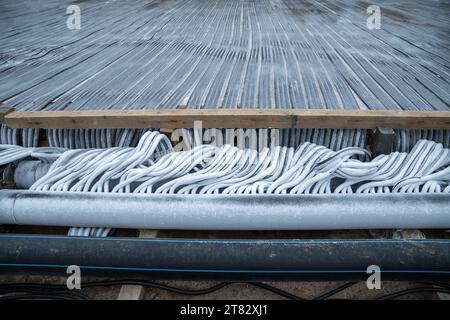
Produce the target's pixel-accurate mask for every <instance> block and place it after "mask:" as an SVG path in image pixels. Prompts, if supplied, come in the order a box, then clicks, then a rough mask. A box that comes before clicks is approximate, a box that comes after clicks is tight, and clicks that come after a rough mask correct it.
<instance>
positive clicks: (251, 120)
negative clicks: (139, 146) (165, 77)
mask: <svg viewBox="0 0 450 320" xmlns="http://www.w3.org/2000/svg"><path fill="white" fill-rule="evenodd" d="M5 120H6V124H7V125H8V126H9V127H10V128H44V129H52V128H53V129H56V128H61V129H62V128H70V129H79V128H170V129H174V128H192V127H194V121H202V127H203V128H348V129H353V128H355V129H373V128H376V127H385V128H393V129H400V128H402V129H404V128H409V129H424V128H430V129H450V111H391V110H336V109H332V110H328V109H306V110H303V109H293V110H285V109H171V110H154V109H150V110H99V111H37V112H12V113H9V114H7V115H6V116H5Z"/></svg>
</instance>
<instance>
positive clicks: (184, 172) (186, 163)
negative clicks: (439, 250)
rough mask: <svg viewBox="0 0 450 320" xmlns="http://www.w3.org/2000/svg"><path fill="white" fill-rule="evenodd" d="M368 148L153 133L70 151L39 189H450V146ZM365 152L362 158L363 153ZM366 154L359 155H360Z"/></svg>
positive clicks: (423, 142)
mask: <svg viewBox="0 0 450 320" xmlns="http://www.w3.org/2000/svg"><path fill="white" fill-rule="evenodd" d="M367 154H368V152H367V151H366V150H365V149H362V148H356V147H349V148H344V149H341V150H339V151H333V150H330V149H328V148H326V147H324V146H319V145H316V144H312V143H309V142H305V143H302V144H301V145H300V146H299V147H298V148H296V149H294V148H289V147H273V148H264V149H262V150H261V151H259V152H258V151H256V150H253V149H238V148H236V147H232V146H230V145H223V146H220V147H218V146H213V145H199V146H196V147H194V148H192V149H190V150H186V151H179V152H174V151H173V149H172V147H171V145H170V141H169V140H168V138H167V137H166V136H165V135H163V134H160V133H158V132H147V133H145V134H144V135H143V136H142V138H141V140H140V141H139V144H138V146H137V147H136V148H110V149H86V150H84V149H80V150H70V151H66V152H65V153H63V154H62V155H61V156H60V157H59V158H58V159H57V160H56V161H55V162H54V163H53V164H52V166H51V167H50V169H49V171H48V173H47V174H46V175H45V176H43V177H42V178H41V179H39V180H38V181H36V182H35V183H34V184H33V186H32V187H31V190H35V191H64V192H110V193H147V194H151V193H156V194H161V193H167V194H329V193H343V194H344V193H397V192H400V193H405V192H406V193H410V192H450V187H449V181H450V167H449V164H450V150H449V149H446V148H444V147H443V146H442V145H441V144H439V143H435V142H432V141H427V140H420V141H418V142H417V144H416V145H415V146H414V148H413V149H412V150H411V152H409V153H405V152H394V153H391V154H389V155H380V156H378V157H376V158H375V159H373V160H371V161H361V160H358V159H359V158H362V157H361V156H364V155H367ZM358 156H359V157H358ZM357 158H358V159H357Z"/></svg>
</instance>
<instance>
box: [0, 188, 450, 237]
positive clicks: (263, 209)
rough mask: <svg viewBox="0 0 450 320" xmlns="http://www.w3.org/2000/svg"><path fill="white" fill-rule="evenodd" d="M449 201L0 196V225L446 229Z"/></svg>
mask: <svg viewBox="0 0 450 320" xmlns="http://www.w3.org/2000/svg"><path fill="white" fill-rule="evenodd" d="M449 209H450V194H346V195H339V194H332V195H169V194H162V195H159V194H147V195H141V194H110V193H97V192H95V193H82V192H32V191H28V190H1V191H0V224H19V225H50V226H78V227H107V228H131V229H189V230H333V229H394V228H402V229H403V228H404V229H414V228H427V229H432V228H436V229H443V228H446V229H448V228H450V210H449Z"/></svg>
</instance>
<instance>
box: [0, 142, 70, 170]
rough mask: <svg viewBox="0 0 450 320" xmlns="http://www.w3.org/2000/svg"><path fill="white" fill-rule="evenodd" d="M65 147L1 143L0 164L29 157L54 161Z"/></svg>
mask: <svg viewBox="0 0 450 320" xmlns="http://www.w3.org/2000/svg"><path fill="white" fill-rule="evenodd" d="M64 151H65V149H61V148H45V147H44V148H25V147H19V146H16V145H10V144H0V165H5V164H8V163H11V162H15V161H19V160H22V159H25V158H28V157H33V158H37V159H41V160H42V161H46V162H48V161H54V160H55V159H57V158H58V157H59V156H60V155H61V154H62V153H63V152H64Z"/></svg>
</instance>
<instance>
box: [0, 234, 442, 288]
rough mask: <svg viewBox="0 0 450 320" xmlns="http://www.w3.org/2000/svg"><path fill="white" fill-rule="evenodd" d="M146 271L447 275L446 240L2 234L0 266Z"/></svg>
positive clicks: (177, 274) (175, 274)
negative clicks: (375, 270)
mask: <svg viewBox="0 0 450 320" xmlns="http://www.w3.org/2000/svg"><path fill="white" fill-rule="evenodd" d="M69 265H78V266H80V267H81V270H82V274H95V275H97V276H98V275H104V276H109V275H112V274H115V275H116V274H117V273H121V274H123V273H125V274H126V276H127V277H135V276H139V277H144V278H183V279H189V278H197V279H198V278H205V279H206V278H208V279H209V278H215V279H219V278H220V279H230V280H242V279H247V280H256V279H311V280H313V279H351V280H357V279H359V280H360V279H366V278H367V277H368V275H367V273H366V271H367V267H368V266H370V265H377V266H379V267H380V268H381V272H382V273H381V276H382V280H383V279H385V280H386V279H392V280H403V279H415V280H417V279H449V278H450V241H449V240H413V241H411V240H187V239H136V238H112V237H111V238H78V237H66V236H34V235H0V272H2V273H6V272H13V273H17V272H26V273H30V272H44V273H59V274H64V275H65V274H66V273H65V271H66V268H67V266H69Z"/></svg>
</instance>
